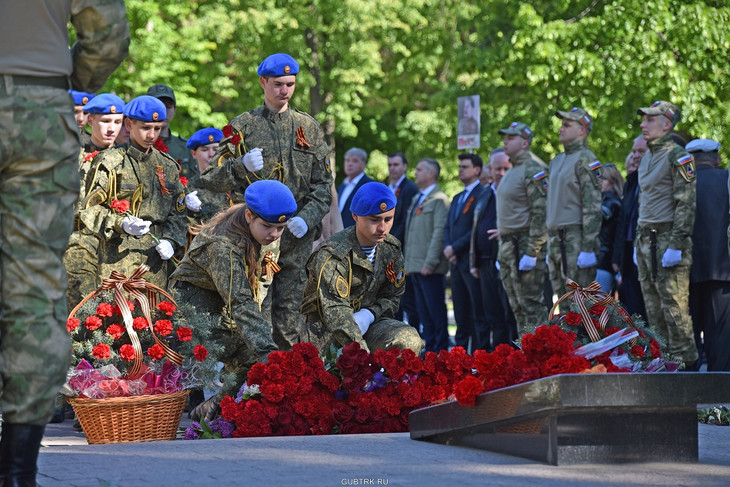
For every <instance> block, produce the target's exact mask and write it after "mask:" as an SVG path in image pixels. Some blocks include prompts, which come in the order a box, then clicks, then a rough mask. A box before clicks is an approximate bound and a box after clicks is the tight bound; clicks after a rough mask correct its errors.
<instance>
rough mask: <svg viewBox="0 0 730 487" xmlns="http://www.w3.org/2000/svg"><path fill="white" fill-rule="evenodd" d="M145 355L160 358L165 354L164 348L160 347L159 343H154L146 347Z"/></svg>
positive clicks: (155, 358)
mask: <svg viewBox="0 0 730 487" xmlns="http://www.w3.org/2000/svg"><path fill="white" fill-rule="evenodd" d="M147 355H149V356H150V357H152V358H153V359H154V360H160V359H161V358H162V357H164V356H165V349H164V348H162V347H161V346H160V344H159V343H155V344H154V345H152V346H151V347H150V348H148V349H147Z"/></svg>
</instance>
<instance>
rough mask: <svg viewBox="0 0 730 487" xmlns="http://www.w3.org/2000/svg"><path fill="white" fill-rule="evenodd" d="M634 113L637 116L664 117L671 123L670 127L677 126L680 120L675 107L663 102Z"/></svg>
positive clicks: (660, 101)
mask: <svg viewBox="0 0 730 487" xmlns="http://www.w3.org/2000/svg"><path fill="white" fill-rule="evenodd" d="M636 113H638V114H639V115H664V116H665V117H667V118H668V119H669V120H670V121H671V122H672V125H677V124H678V123H679V120H680V119H681V118H682V116H681V114H680V113H679V107H678V106H677V105H675V104H674V103H669V102H668V101H663V100H659V101H655V102H654V103H652V104H651V106H650V107H642V108H639V109H637V110H636Z"/></svg>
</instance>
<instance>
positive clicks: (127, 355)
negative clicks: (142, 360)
mask: <svg viewBox="0 0 730 487" xmlns="http://www.w3.org/2000/svg"><path fill="white" fill-rule="evenodd" d="M135 355H136V354H135V353H134V347H133V346H132V345H130V344H126V345H122V346H121V347H119V356H120V357H122V360H126V361H127V362H131V361H133V360H134V357H135Z"/></svg>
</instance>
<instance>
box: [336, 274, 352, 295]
mask: <svg viewBox="0 0 730 487" xmlns="http://www.w3.org/2000/svg"><path fill="white" fill-rule="evenodd" d="M335 290H336V291H337V294H338V295H339V296H340V297H341V298H346V297H348V296H349V295H350V285H349V284H348V283H347V281H346V280H345V278H344V277H342V276H337V279H335Z"/></svg>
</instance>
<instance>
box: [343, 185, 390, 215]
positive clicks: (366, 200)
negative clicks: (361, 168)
mask: <svg viewBox="0 0 730 487" xmlns="http://www.w3.org/2000/svg"><path fill="white" fill-rule="evenodd" d="M396 202H397V200H396V198H395V195H394V194H393V192H392V191H391V190H390V188H388V187H387V186H386V185H384V184H383V183H378V182H375V181H373V182H370V183H365V184H363V185H362V186H360V189H358V190H357V193H355V196H353V197H352V203H350V211H351V212H352V213H354V214H356V215H357V216H370V215H377V214H379V213H384V212H386V211H388V210H392V209H393V208H395V204H396Z"/></svg>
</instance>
